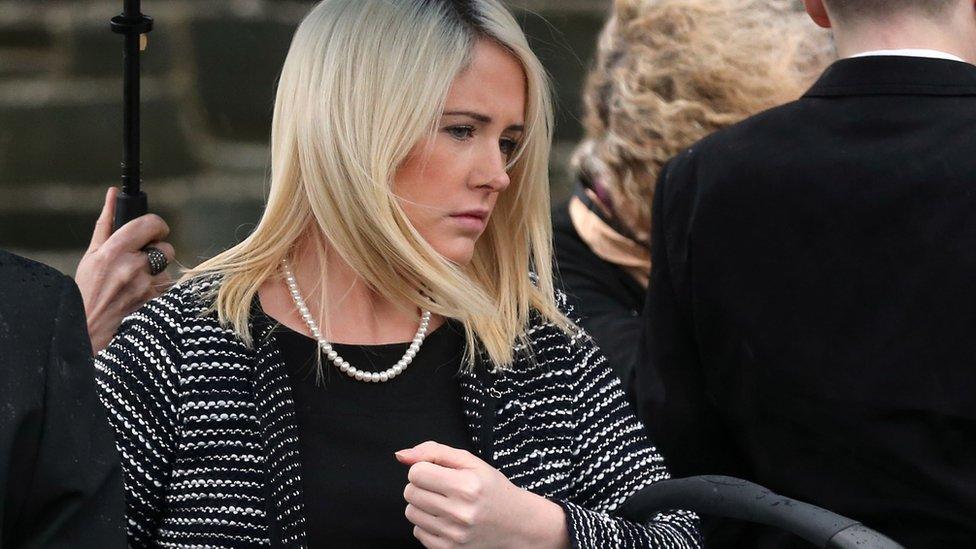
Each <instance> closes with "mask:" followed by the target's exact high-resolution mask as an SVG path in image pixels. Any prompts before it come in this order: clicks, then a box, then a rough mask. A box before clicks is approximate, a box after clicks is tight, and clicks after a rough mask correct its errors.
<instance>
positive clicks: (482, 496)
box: [396, 442, 569, 549]
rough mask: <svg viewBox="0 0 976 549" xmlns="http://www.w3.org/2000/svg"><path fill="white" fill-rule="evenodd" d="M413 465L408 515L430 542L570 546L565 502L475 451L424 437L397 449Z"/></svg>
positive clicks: (440, 544)
mask: <svg viewBox="0 0 976 549" xmlns="http://www.w3.org/2000/svg"><path fill="white" fill-rule="evenodd" d="M396 457H397V459H398V460H399V461H400V462H401V463H403V464H406V465H409V466H410V472H409V473H408V475H407V479H408V480H409V484H407V487H406V488H405V489H404V490H403V497H404V499H406V500H407V508H406V511H405V513H404V514H405V515H406V517H407V519H408V520H410V522H411V523H413V524H414V529H413V534H414V536H416V538H417V539H418V540H420V542H421V543H423V544H424V546H425V547H428V548H438V549H439V548H442V547H568V546H569V538H568V534H567V532H566V519H565V515H564V513H563V510H562V508H561V507H560V506H559V505H556V504H555V503H553V502H551V501H549V500H547V499H546V498H543V497H541V496H537V495H535V494H533V493H532V492H529V491H527V490H523V489H521V488H519V487H517V486H515V485H514V484H512V483H511V482H509V480H508V479H507V478H505V475H503V474H502V473H501V472H500V471H498V470H497V469H495V468H494V467H492V466H490V465H488V464H487V463H485V462H484V461H482V460H480V459H478V458H477V457H476V456H474V455H472V454H471V453H470V452H467V451H465V450H458V449H456V448H451V447H450V446H445V445H443V444H438V443H436V442H424V443H423V444H420V445H417V446H415V447H413V448H411V449H408V450H400V451H399V452H397V453H396Z"/></svg>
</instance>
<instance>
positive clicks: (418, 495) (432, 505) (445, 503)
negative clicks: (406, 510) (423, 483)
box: [403, 483, 451, 516]
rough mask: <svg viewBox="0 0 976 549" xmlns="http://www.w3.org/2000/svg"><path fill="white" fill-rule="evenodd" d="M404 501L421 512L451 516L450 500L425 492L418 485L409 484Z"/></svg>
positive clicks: (405, 490) (404, 491)
mask: <svg viewBox="0 0 976 549" xmlns="http://www.w3.org/2000/svg"><path fill="white" fill-rule="evenodd" d="M403 499H404V500H406V502H407V503H409V504H411V505H413V506H414V507H417V508H418V509H420V510H421V511H424V512H426V513H429V514H431V515H434V516H446V515H450V508H451V503H450V500H449V499H447V498H446V497H444V496H443V495H441V494H438V493H436V492H431V491H429V490H424V489H423V488H421V487H419V486H417V485H416V484H413V483H410V484H407V486H406V488H404V489H403Z"/></svg>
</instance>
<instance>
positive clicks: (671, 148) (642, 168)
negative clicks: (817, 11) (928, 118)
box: [572, 0, 834, 230]
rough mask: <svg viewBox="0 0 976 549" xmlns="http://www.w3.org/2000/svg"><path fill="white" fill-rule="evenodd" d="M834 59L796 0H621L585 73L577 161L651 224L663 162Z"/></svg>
mask: <svg viewBox="0 0 976 549" xmlns="http://www.w3.org/2000/svg"><path fill="white" fill-rule="evenodd" d="M833 57H834V50H833V46H832V44H831V41H830V38H829V33H827V32H826V31H822V30H819V29H817V28H816V27H815V25H813V24H811V23H810V21H809V20H807V18H806V15H805V14H804V13H803V12H802V11H800V10H798V9H797V4H796V2H794V1H793V0H616V1H615V2H614V10H613V13H612V15H611V18H610V20H609V21H608V22H607V25H606V26H605V27H604V29H603V31H602V34H601V36H600V41H599V45H598V50H597V58H596V63H595V66H594V67H593V68H592V69H591V71H590V73H589V76H588V77H587V84H586V91H585V93H584V97H585V118H584V126H585V130H586V136H585V138H584V140H583V141H582V142H581V144H580V145H579V146H578V147H577V149H576V152H575V153H574V155H573V160H572V163H573V169H574V170H575V172H576V173H577V174H578V175H580V176H581V177H583V178H586V179H589V180H591V181H594V180H598V181H599V182H600V184H601V185H602V186H603V187H604V188H606V189H607V190H608V191H609V192H610V193H611V194H612V195H615V198H616V199H618V200H626V201H632V204H633V205H635V206H636V208H632V209H634V210H635V215H634V216H633V217H634V218H633V219H627V220H622V221H625V222H626V223H627V224H630V225H633V224H639V226H638V227H630V228H632V229H641V230H643V229H645V228H646V227H648V226H649V223H650V205H651V197H652V196H653V192H654V184H655V181H656V180H657V175H658V173H659V172H660V170H661V167H662V166H663V165H664V163H665V162H666V161H667V160H668V159H669V158H671V157H672V156H674V155H675V154H677V153H678V152H679V151H681V150H682V149H684V148H686V147H688V146H690V145H692V144H693V143H694V142H696V141H698V140H699V139H701V138H703V137H705V136H706V135H708V134H710V133H712V132H714V131H716V130H719V129H721V128H724V127H726V126H729V125H731V124H734V123H736V122H739V121H741V120H742V119H744V118H747V117H749V116H751V115H753V114H756V113H758V112H760V111H762V110H765V109H768V108H770V107H773V106H776V105H779V104H782V103H785V102H788V101H790V100H793V99H796V98H797V97H799V96H800V95H801V94H802V93H803V91H805V89H806V87H808V86H809V85H810V84H811V83H812V81H813V79H814V78H815V76H816V75H817V74H819V73H820V71H821V70H822V69H823V68H824V67H825V66H826V64H827V62H828V61H829V60H830V59H832V58H833Z"/></svg>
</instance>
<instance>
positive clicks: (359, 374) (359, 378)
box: [353, 370, 364, 381]
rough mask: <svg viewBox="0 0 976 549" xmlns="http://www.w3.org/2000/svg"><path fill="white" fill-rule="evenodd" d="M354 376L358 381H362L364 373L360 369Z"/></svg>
mask: <svg viewBox="0 0 976 549" xmlns="http://www.w3.org/2000/svg"><path fill="white" fill-rule="evenodd" d="M353 377H355V378H356V381H362V380H363V377H364V376H363V373H362V372H360V371H359V370H356V373H355V374H353Z"/></svg>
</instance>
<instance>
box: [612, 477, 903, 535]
mask: <svg viewBox="0 0 976 549" xmlns="http://www.w3.org/2000/svg"><path fill="white" fill-rule="evenodd" d="M670 509H688V510H691V511H694V512H696V513H698V514H701V515H708V516H713V517H723V518H732V519H738V520H744V521H748V522H755V523H759V524H765V525H767V526H773V527H775V528H779V529H781V530H784V531H786V532H790V533H793V534H795V535H797V536H799V537H801V538H803V539H805V540H807V541H809V542H810V543H813V544H814V545H815V546H817V547H824V548H830V549H833V548H836V549H848V548H850V549H855V548H857V549H904V548H903V547H902V546H901V545H899V544H898V543H896V542H895V541H892V540H891V539H889V538H887V537H885V536H884V535H882V534H880V533H878V532H875V531H874V530H871V529H869V528H867V527H865V526H863V525H862V524H860V523H859V522H857V521H855V520H851V519H849V518H847V517H843V516H841V515H838V514H837V513H833V512H830V511H828V510H826V509H822V508H820V507H817V506H816V505H811V504H809V503H803V502H800V501H796V500H794V499H790V498H787V497H784V496H781V495H779V494H776V493H774V492H772V491H771V490H769V489H767V488H763V487H762V486H759V485H758V484H755V483H752V482H749V481H747V480H743V479H739V478H733V477H725V476H700V477H688V478H679V479H671V480H664V481H660V482H655V483H654V484H651V485H649V486H646V487H644V489H642V490H640V491H639V492H637V493H636V494H634V495H633V496H631V497H630V499H628V500H627V501H626V502H625V503H624V505H623V506H622V507H621V509H620V515H621V516H623V517H624V518H627V519H630V520H633V521H635V522H645V521H647V520H648V519H650V518H651V517H653V516H654V515H655V514H657V513H659V512H662V511H667V510H670Z"/></svg>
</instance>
